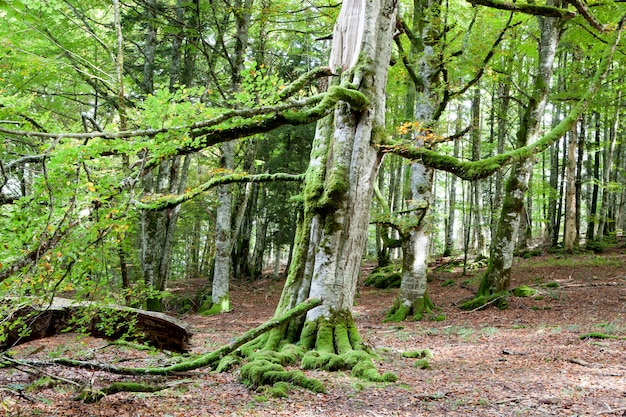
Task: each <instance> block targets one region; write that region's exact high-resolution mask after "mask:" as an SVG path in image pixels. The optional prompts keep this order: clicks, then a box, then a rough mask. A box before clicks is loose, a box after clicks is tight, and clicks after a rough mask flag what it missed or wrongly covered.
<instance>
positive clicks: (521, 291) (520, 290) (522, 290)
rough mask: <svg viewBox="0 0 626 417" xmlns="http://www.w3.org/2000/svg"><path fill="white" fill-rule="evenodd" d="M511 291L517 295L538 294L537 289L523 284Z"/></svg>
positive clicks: (528, 295)
mask: <svg viewBox="0 0 626 417" xmlns="http://www.w3.org/2000/svg"><path fill="white" fill-rule="evenodd" d="M511 292H512V293H513V295H514V296H516V297H532V296H533V295H535V294H537V290H535V289H532V288H530V287H529V286H527V285H522V286H519V287H517V288H514V289H513V290H512V291H511Z"/></svg>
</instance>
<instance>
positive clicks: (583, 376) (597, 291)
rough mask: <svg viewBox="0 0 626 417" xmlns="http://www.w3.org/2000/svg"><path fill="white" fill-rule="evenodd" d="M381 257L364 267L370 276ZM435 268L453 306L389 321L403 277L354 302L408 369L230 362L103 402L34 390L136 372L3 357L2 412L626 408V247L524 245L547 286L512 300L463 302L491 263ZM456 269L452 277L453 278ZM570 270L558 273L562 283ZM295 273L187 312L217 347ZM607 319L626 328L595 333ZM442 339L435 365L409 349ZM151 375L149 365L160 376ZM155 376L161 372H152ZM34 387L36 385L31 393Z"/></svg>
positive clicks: (527, 279)
mask: <svg viewBox="0 0 626 417" xmlns="http://www.w3.org/2000/svg"><path fill="white" fill-rule="evenodd" d="M371 268H372V266H370V265H366V266H365V267H364V271H363V274H364V276H365V275H366V274H367V273H368V270H371ZM442 269H444V268H439V269H438V270H434V271H433V272H432V273H431V276H432V282H431V283H430V284H429V292H430V294H431V296H432V298H433V300H434V301H435V303H436V304H437V305H439V306H440V307H441V308H442V312H443V313H444V314H445V315H446V320H445V321H441V322H437V321H428V320H426V321H421V322H414V321H406V322H403V323H399V324H397V323H396V324H393V323H383V318H384V315H385V310H386V309H387V308H388V307H389V306H391V304H392V302H393V300H394V297H395V296H396V294H397V290H376V289H370V288H363V287H361V288H360V296H359V298H358V305H357V306H355V309H354V315H355V320H356V322H357V326H358V328H359V330H360V332H361V335H362V337H363V338H364V340H365V341H366V343H367V344H368V345H370V346H371V347H373V348H375V349H376V352H377V353H379V355H380V358H379V360H378V361H377V365H378V367H379V370H380V371H392V372H395V373H396V374H397V375H398V377H399V379H398V382H395V383H385V384H374V383H367V382H363V381H360V380H357V379H355V378H352V377H351V376H350V372H333V373H331V372H315V371H307V374H308V375H309V376H311V377H315V378H318V379H320V380H321V381H322V382H323V383H324V384H325V386H326V388H327V392H326V393H325V394H316V393H312V392H309V391H305V390H300V389H298V390H295V391H294V392H292V393H291V395H290V396H289V397H288V398H286V399H281V398H268V397H267V396H265V395H262V394H261V393H258V392H254V391H252V390H249V389H248V388H246V387H245V386H243V385H242V384H240V383H239V382H238V379H237V374H238V373H237V370H235V371H233V372H230V373H221V374H215V373H209V372H200V373H196V374H194V375H193V376H191V375H181V376H178V377H177V378H174V379H172V378H170V379H169V381H174V382H175V385H174V386H173V387H172V388H169V389H166V390H163V391H160V392H158V393H155V394H133V393H120V394H115V395H109V396H107V397H105V398H104V399H102V400H101V401H100V402H99V403H97V404H85V403H82V402H79V401H74V400H73V397H74V396H75V387H73V386H72V385H68V384H58V383H52V382H49V383H47V384H41V385H42V386H40V387H36V388H35V387H33V386H32V385H30V387H31V389H29V390H25V388H26V387H28V386H29V384H32V382H33V381H35V380H37V379H38V378H40V376H41V375H42V373H41V372H42V371H45V372H46V373H50V374H54V375H57V376H62V377H64V378H67V379H72V380H75V381H82V383H83V384H92V385H93V386H94V387H96V388H97V387H102V386H106V385H108V384H110V383H111V382H113V381H118V380H128V378H127V377H120V376H112V375H110V374H106V373H103V372H90V371H84V370H76V369H69V368H60V367H48V368H46V369H44V370H37V369H27V371H28V372H24V370H17V369H11V370H8V369H3V370H0V416H1V415H2V413H3V412H4V413H5V415H6V416H45V417H53V416H55V417H57V416H58V417H60V416H115V417H126V416H129V417H130V416H132V417H139V416H142V417H143V416H171V417H174V416H175V417H183V416H185V417H186V416H194V417H195V416H301V417H304V416H372V417H377V416H443V415H445V416H518V415H519V416H611V417H614V416H626V340H624V336H626V250H625V249H623V248H622V249H619V250H612V251H610V252H607V253H601V254H591V253H587V254H580V255H576V256H558V255H550V256H538V257H533V258H530V259H516V260H515V265H514V269H513V286H514V287H516V286H519V285H522V284H526V285H528V286H530V287H532V288H535V289H537V290H538V291H539V293H538V295H537V296H535V297H532V298H516V297H512V298H511V300H510V308H509V309H508V310H505V311H500V310H497V309H495V308H489V309H486V310H482V311H474V312H464V311H462V310H460V309H459V308H458V307H456V305H457V303H458V302H459V301H461V300H463V299H466V298H469V297H470V296H471V295H472V294H473V291H474V290H475V289H476V285H477V281H478V279H479V277H480V273H481V272H482V270H481V269H477V270H473V271H471V272H470V273H469V274H467V275H465V276H463V275H462V273H461V271H460V270H459V268H448V270H447V271H443V270H442ZM447 280H454V285H452V286H442V285H441V284H442V283H444V282H445V281H447ZM553 283H558V287H556V284H553ZM282 284H283V282H281V281H275V280H272V279H269V278H268V279H264V280H261V281H257V282H253V283H243V282H235V283H234V285H233V288H232V295H231V297H232V302H233V305H234V309H233V311H231V312H229V313H226V314H223V315H220V316H215V317H199V316H196V315H187V316H184V317H182V319H183V320H185V321H186V322H188V323H190V324H191V326H192V329H193V331H194V336H193V343H194V348H193V351H194V352H198V353H199V352H206V351H210V350H213V349H215V348H216V347H219V346H220V345H222V344H224V343H226V342H228V341H229V340H230V339H231V338H232V337H233V336H236V335H238V334H241V333H243V332H244V331H246V330H248V329H250V328H252V327H255V326H257V325H258V324H261V323H262V322H264V321H265V320H267V319H268V318H270V317H271V316H272V315H273V313H274V308H275V306H276V304H277V302H278V297H279V295H280V291H281V288H282ZM593 332H601V333H605V334H611V335H616V336H620V337H621V339H594V338H588V339H585V338H582V339H581V336H582V335H585V334H589V333H593ZM420 349H429V350H430V351H432V355H433V357H432V358H431V359H430V360H429V362H430V367H429V368H428V369H417V368H415V367H414V362H415V360H414V359H406V358H403V357H402V356H401V352H403V351H409V350H420ZM13 354H14V357H16V358H28V359H42V360H45V359H46V358H51V357H60V356H69V357H74V358H81V359H87V360H90V361H97V362H115V363H118V364H120V363H121V364H124V365H128V366H145V365H148V364H156V363H161V362H163V361H164V360H167V356H164V355H162V354H160V353H159V354H156V353H146V352H141V351H137V350H134V349H130V348H124V347H116V346H111V345H108V344H107V342H106V341H104V340H101V339H94V338H90V337H84V336H76V335H73V334H65V335H60V336H55V337H52V338H48V339H44V340H38V341H32V342H29V343H27V344H24V345H21V346H18V347H16V348H14V349H13ZM146 379H147V378H146ZM150 381H151V382H154V378H152V379H150ZM18 392H23V395H21V396H20V395H17V393H18Z"/></svg>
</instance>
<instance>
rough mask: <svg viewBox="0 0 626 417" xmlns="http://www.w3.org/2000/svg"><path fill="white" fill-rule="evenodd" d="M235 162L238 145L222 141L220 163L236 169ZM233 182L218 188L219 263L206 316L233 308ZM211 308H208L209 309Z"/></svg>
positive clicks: (205, 306) (217, 259)
mask: <svg viewBox="0 0 626 417" xmlns="http://www.w3.org/2000/svg"><path fill="white" fill-rule="evenodd" d="M234 165H235V144H234V143H233V142H226V143H224V144H222V161H221V163H220V166H223V167H224V168H225V169H229V170H232V169H233V168H234ZM231 188H232V185H222V186H220V187H219V188H218V191H217V199H218V201H219V202H220V205H219V207H218V208H217V214H216V216H215V263H214V266H213V280H212V284H211V305H210V306H207V305H204V306H203V307H202V308H201V309H200V312H201V314H203V315H212V314H218V313H221V312H224V311H229V310H230V274H231V269H232V265H231V260H232V259H231V257H230V254H231V250H232V213H233V207H232V201H233V198H232V192H231ZM207 307H208V308H207Z"/></svg>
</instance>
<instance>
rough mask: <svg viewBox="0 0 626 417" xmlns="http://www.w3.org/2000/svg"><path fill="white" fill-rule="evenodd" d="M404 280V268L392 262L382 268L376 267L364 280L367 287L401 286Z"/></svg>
mask: <svg viewBox="0 0 626 417" xmlns="http://www.w3.org/2000/svg"><path fill="white" fill-rule="evenodd" d="M401 282H402V269H401V267H400V266H398V265H395V264H391V265H387V266H385V267H382V268H376V269H374V270H373V271H372V272H371V273H370V274H369V275H368V277H367V278H366V279H365V281H363V285H365V286H366V287H374V288H380V289H386V288H400V283H401Z"/></svg>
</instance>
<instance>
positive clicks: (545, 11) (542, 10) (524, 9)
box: [467, 0, 577, 19]
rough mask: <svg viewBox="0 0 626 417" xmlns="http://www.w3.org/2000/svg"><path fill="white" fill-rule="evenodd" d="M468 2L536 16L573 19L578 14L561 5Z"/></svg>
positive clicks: (485, 1) (478, 0)
mask: <svg viewBox="0 0 626 417" xmlns="http://www.w3.org/2000/svg"><path fill="white" fill-rule="evenodd" d="M467 2H468V3H471V4H472V5H473V6H476V5H480V6H487V7H491V8H493V9H500V10H508V11H511V12H520V13H526V14H530V15H535V16H545V17H560V18H564V19H571V18H573V17H576V15H577V14H576V13H575V12H573V11H571V10H567V9H562V8H560V7H554V6H542V5H539V4H532V3H515V2H508V1H502V0H467Z"/></svg>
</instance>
